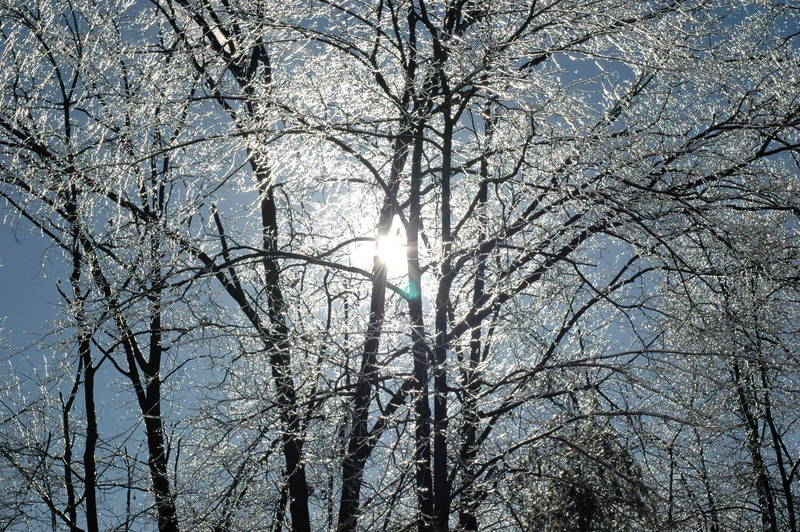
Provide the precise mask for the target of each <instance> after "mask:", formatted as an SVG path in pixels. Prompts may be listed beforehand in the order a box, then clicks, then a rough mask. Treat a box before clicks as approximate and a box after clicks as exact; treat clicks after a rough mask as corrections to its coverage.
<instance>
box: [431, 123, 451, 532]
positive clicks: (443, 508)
mask: <svg viewBox="0 0 800 532" xmlns="http://www.w3.org/2000/svg"><path fill="white" fill-rule="evenodd" d="M445 108H446V107H445ZM442 135H443V145H442V179H441V181H442V183H441V186H442V189H441V195H442V196H441V197H442V199H441V201H442V203H441V211H440V216H441V224H442V227H441V238H442V257H441V267H440V279H439V289H438V291H437V293H436V318H435V321H436V323H435V326H436V341H435V345H434V366H433V387H434V396H433V493H434V513H435V519H436V529H437V530H439V531H441V532H446V531H447V530H448V528H449V524H448V521H449V516H450V484H449V481H448V478H447V473H448V463H447V425H448V418H447V392H448V390H447V368H446V366H445V362H446V361H447V351H448V346H449V338H448V330H447V329H448V319H449V313H450V288H451V285H452V282H453V276H452V273H453V272H452V266H451V258H450V251H451V247H452V236H451V227H450V223H451V222H450V219H451V208H450V168H451V162H452V147H453V122H452V120H451V119H450V117H449V116H445V117H444V131H443V133H442Z"/></svg>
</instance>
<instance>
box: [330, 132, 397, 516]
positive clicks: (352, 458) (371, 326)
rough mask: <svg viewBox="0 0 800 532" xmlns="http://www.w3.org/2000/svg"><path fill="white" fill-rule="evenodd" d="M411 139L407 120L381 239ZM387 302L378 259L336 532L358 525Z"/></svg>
mask: <svg viewBox="0 0 800 532" xmlns="http://www.w3.org/2000/svg"><path fill="white" fill-rule="evenodd" d="M411 140H412V139H411V134H410V126H409V124H408V123H407V122H406V121H403V123H401V130H400V133H399V134H398V136H397V138H396V139H395V142H394V147H393V150H392V151H393V156H392V167H391V170H390V175H389V181H388V184H387V186H388V190H387V191H386V197H385V198H384V202H383V206H382V208H381V213H380V218H379V221H378V237H379V238H380V237H382V236H386V234H388V232H389V229H390V228H391V224H392V217H393V216H394V210H395V204H396V200H397V198H396V196H397V190H398V188H399V185H400V173H401V172H402V169H403V167H404V166H405V161H406V158H407V156H408V147H409V145H410V144H411ZM385 303H386V265H385V264H383V263H382V262H381V260H379V259H378V258H377V257H376V258H375V262H374V267H373V280H372V295H371V297H370V308H369V323H368V325H367V335H366V338H365V341H364V352H363V355H362V359H361V368H360V371H359V375H358V381H357V383H356V392H355V397H354V399H353V422H352V428H351V432H350V438H349V440H348V443H347V454H346V455H345V457H344V461H343V464H342V499H341V501H340V504H339V521H338V525H337V529H338V530H340V531H350V530H355V528H356V525H357V523H358V513H359V499H360V496H361V483H362V479H363V474H364V465H365V464H366V461H367V458H368V457H369V453H370V450H371V447H370V446H369V445H368V437H369V433H368V430H367V419H368V417H369V404H370V400H371V399H372V388H373V386H374V380H375V376H376V373H377V360H376V357H377V351H378V346H379V345H380V336H381V331H382V329H383V318H384V312H385Z"/></svg>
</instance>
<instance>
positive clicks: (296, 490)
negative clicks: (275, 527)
mask: <svg viewBox="0 0 800 532" xmlns="http://www.w3.org/2000/svg"><path fill="white" fill-rule="evenodd" d="M252 166H253V170H254V172H255V175H256V179H257V182H258V186H259V190H260V192H261V230H262V242H263V248H264V258H263V260H262V265H263V269H264V285H265V288H266V293H267V305H266V307H267V314H268V316H269V319H270V323H271V325H272V327H271V328H270V329H269V331H268V332H267V334H266V336H265V337H264V338H263V340H264V344H265V346H266V350H267V353H268V354H269V361H270V367H271V371H272V379H273V381H274V382H275V390H276V400H277V403H278V406H279V407H280V418H281V423H282V425H283V427H284V430H283V435H282V444H283V457H284V460H285V462H286V475H287V482H288V484H289V496H290V501H289V513H290V514H291V516H292V530H295V531H299V532H306V531H309V532H310V530H311V517H310V514H309V511H308V483H307V481H306V470H305V464H304V463H303V445H304V443H305V441H304V437H303V430H302V423H301V421H302V420H301V417H300V414H299V412H298V405H297V392H296V389H295V384H294V379H293V377H292V373H291V354H290V348H289V331H288V326H287V324H286V303H285V301H284V297H283V292H282V290H281V286H280V278H279V272H280V265H279V264H278V260H277V258H276V256H277V252H278V217H277V208H276V205H275V197H274V193H273V187H272V177H271V175H270V171H269V168H268V167H267V166H266V165H264V164H263V163H261V162H260V161H258V160H254V161H253V163H252Z"/></svg>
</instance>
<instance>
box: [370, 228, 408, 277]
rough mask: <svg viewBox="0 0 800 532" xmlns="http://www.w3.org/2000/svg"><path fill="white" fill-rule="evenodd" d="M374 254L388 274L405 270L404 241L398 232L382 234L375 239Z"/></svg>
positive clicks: (395, 273) (406, 265)
mask: <svg viewBox="0 0 800 532" xmlns="http://www.w3.org/2000/svg"><path fill="white" fill-rule="evenodd" d="M375 256H376V257H377V258H378V260H379V261H381V262H382V263H383V264H385V265H386V269H387V271H388V273H389V275H390V276H391V275H400V274H403V273H405V272H406V270H407V268H408V262H407V258H406V242H405V238H402V237H401V235H400V233H399V232H395V233H394V234H391V233H390V234H388V235H386V236H382V237H380V238H378V239H377V240H376V241H375Z"/></svg>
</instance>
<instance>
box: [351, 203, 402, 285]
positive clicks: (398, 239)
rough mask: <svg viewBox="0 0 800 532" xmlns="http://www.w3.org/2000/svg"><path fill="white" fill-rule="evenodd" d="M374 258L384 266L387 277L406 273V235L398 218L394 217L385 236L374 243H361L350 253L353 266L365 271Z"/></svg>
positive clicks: (370, 266) (368, 268) (369, 268)
mask: <svg viewBox="0 0 800 532" xmlns="http://www.w3.org/2000/svg"><path fill="white" fill-rule="evenodd" d="M375 257H377V258H378V260H379V261H381V262H382V263H383V264H385V265H386V269H387V274H388V276H389V277H393V276H399V275H406V274H407V273H408V262H407V259H406V235H405V231H404V230H403V225H402V224H401V223H400V219H399V218H398V217H396V216H395V218H394V220H393V221H392V228H391V229H390V230H389V233H388V234H387V235H386V236H382V237H379V238H377V239H376V240H375V242H362V243H361V244H359V245H358V246H356V247H355V249H353V252H352V261H353V265H354V266H358V267H359V268H363V269H365V270H371V269H372V263H373V260H374V258H375Z"/></svg>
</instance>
